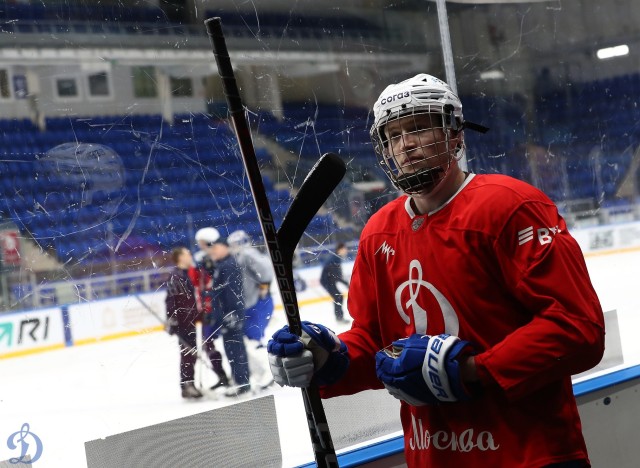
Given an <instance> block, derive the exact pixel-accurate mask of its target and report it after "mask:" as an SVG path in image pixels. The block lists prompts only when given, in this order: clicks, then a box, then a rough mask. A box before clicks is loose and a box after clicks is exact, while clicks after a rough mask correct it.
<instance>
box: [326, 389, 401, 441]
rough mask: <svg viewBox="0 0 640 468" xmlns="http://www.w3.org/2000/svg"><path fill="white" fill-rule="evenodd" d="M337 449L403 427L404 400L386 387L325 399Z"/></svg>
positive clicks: (390, 432)
mask: <svg viewBox="0 0 640 468" xmlns="http://www.w3.org/2000/svg"><path fill="white" fill-rule="evenodd" d="M323 404H324V408H325V412H326V414H327V421H328V422H329V428H330V429H331V437H332V439H333V445H334V446H335V448H336V450H341V449H343V448H346V447H350V446H353V445H357V444H362V443H363V442H367V441H371V440H373V439H376V438H379V437H384V436H386V435H389V434H393V433H394V432H398V431H401V430H402V426H401V425H400V401H399V400H396V399H395V398H393V397H392V396H391V395H389V393H387V391H386V390H367V391H365V392H361V393H357V394H355V395H348V396H341V397H337V398H329V399H328V400H324V401H323Z"/></svg>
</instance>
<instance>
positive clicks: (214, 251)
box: [209, 243, 229, 261]
mask: <svg viewBox="0 0 640 468" xmlns="http://www.w3.org/2000/svg"><path fill="white" fill-rule="evenodd" d="M209 253H210V255H211V258H213V259H214V260H216V261H218V260H221V259H223V258H225V257H226V256H227V255H229V247H227V246H226V245H224V244H220V243H216V244H213V245H212V246H211V247H209Z"/></svg>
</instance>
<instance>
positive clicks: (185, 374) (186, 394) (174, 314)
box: [165, 247, 202, 398]
mask: <svg viewBox="0 0 640 468" xmlns="http://www.w3.org/2000/svg"><path fill="white" fill-rule="evenodd" d="M171 259H172V260H173V263H174V265H175V268H174V269H173V270H172V271H171V274H170V275H169V279H168V281H167V297H166V299H165V303H166V306H167V331H168V332H169V334H171V335H177V336H178V337H179V339H180V387H181V388H182V397H183V398H200V397H202V393H201V392H200V391H199V390H198V389H197V388H196V387H195V385H194V383H193V378H194V370H195V367H194V364H195V362H196V356H197V350H196V325H195V324H196V322H197V321H200V320H201V317H200V312H199V311H198V308H197V305H196V292H195V288H194V287H193V284H192V283H191V280H190V279H189V275H188V270H189V268H191V267H192V266H193V258H192V257H191V252H190V251H189V250H188V249H187V248H186V247H177V248H175V249H173V251H172V252H171Z"/></svg>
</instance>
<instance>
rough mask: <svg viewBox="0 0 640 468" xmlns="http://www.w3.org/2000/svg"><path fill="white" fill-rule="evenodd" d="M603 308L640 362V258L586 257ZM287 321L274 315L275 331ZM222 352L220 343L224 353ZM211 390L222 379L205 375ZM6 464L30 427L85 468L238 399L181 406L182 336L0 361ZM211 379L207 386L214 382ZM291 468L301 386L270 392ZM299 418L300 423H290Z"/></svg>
mask: <svg viewBox="0 0 640 468" xmlns="http://www.w3.org/2000/svg"><path fill="white" fill-rule="evenodd" d="M587 262H588V265H589V270H590V273H591V276H592V280H593V283H594V285H595V287H596V290H597V291H598V294H599V296H600V299H601V301H602V304H603V307H604V309H605V310H612V309H617V310H618V314H619V318H620V331H621V339H622V342H623V349H624V353H625V361H626V362H625V365H629V364H637V363H638V362H640V345H638V342H640V340H638V339H637V336H635V334H637V332H636V331H637V330H639V329H640V313H639V312H640V295H638V293H637V291H636V290H635V288H636V287H637V286H638V278H639V277H640V275H638V268H639V267H638V265H640V252H631V253H625V254H615V255H607V256H593V257H589V258H588V259H587ZM302 316H303V319H305V320H311V321H317V322H320V323H325V324H327V325H329V326H331V327H334V329H335V330H336V331H342V330H343V329H344V328H345V327H347V326H345V325H337V324H336V323H335V319H334V318H333V306H332V304H331V303H330V302H321V303H318V304H314V305H310V306H306V307H304V308H303V310H302ZM284 323H285V320H284V314H283V313H282V311H277V312H276V314H275V315H274V318H273V319H272V322H271V324H270V327H269V330H268V334H270V333H269V332H272V331H273V330H275V329H277V328H279V327H281V326H282V325H283V324H284ZM221 348H222V346H220V349H221ZM203 375H204V376H205V378H206V379H205V383H213V382H212V381H215V378H213V377H209V376H208V374H207V373H203ZM0 379H1V380H0V460H6V459H8V458H9V457H12V456H15V455H16V454H15V453H10V452H9V451H8V448H7V445H6V440H7V437H8V436H9V435H10V434H11V433H13V432H16V431H17V430H19V428H20V427H21V426H22V424H23V423H25V422H28V423H29V425H30V429H31V431H33V432H34V433H35V434H37V435H38V436H39V437H40V439H41V440H42V442H43V446H44V450H43V453H42V457H41V458H40V460H39V461H38V462H37V463H36V464H34V466H36V467H38V468H48V467H53V468H59V467H72V468H75V467H85V466H87V465H86V459H85V452H84V442H85V441H90V440H95V439H98V438H102V437H107V436H109V435H113V434H117V433H121V432H123V431H128V430H132V429H136V428H141V427H145V426H149V425H152V424H157V423H161V422H164V421H168V420H172V419H177V418H180V417H184V416H188V415H191V414H195V413H200V412H205V411H209V410H212V409H215V408H218V407H221V406H224V405H231V404H235V403H237V402H238V400H235V399H230V398H225V397H220V399H219V400H210V399H204V400H202V401H198V402H185V401H183V400H182V398H181V396H180V392H179V385H178V352H177V342H176V339H175V338H173V337H170V336H168V335H166V334H164V333H162V332H155V333H149V334H147V335H142V336H138V337H135V338H123V339H119V340H113V341H108V342H103V343H100V344H91V345H85V346H79V347H70V348H65V349H62V350H57V351H50V352H46V353H42V354H35V355H31V356H25V357H20V358H12V359H7V360H4V361H0ZM207 379H210V381H207ZM271 393H272V394H274V395H275V396H276V407H277V410H278V420H279V431H280V440H281V444H282V445H283V460H284V465H285V466H295V465H297V464H300V463H305V462H309V461H311V459H312V455H311V454H312V452H311V447H310V442H309V438H308V431H307V429H306V421H305V420H304V413H303V409H302V401H301V397H300V391H299V390H297V389H280V388H278V387H277V386H275V387H274V388H272V389H269V390H267V391H264V392H262V393H260V395H267V394H271ZM290 415H293V416H290Z"/></svg>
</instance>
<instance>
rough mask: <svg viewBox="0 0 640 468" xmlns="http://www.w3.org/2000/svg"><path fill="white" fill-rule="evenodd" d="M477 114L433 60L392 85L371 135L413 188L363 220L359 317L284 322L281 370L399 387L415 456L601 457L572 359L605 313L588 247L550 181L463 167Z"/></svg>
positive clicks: (488, 460) (330, 382)
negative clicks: (578, 394)
mask: <svg viewBox="0 0 640 468" xmlns="http://www.w3.org/2000/svg"><path fill="white" fill-rule="evenodd" d="M465 129H474V130H481V131H482V130H483V129H484V127H481V126H478V125H474V124H471V123H469V122H467V121H465V120H464V118H463V114H462V104H461V102H460V99H458V97H457V96H456V95H455V94H454V93H453V92H452V90H451V88H450V87H449V86H448V85H447V84H446V83H444V82H443V81H441V80H439V79H437V78H435V77H433V76H430V75H426V74H420V75H417V76H415V77H413V78H410V79H408V80H405V81H402V82H400V83H397V84H393V85H391V86H389V87H388V88H387V89H385V90H384V91H383V92H382V94H381V95H380V98H379V99H378V101H377V102H376V103H375V106H374V123H373V127H372V129H371V138H372V141H373V144H374V149H375V152H376V154H377V156H378V159H379V162H380V165H381V166H382V168H383V169H384V170H385V172H386V174H387V176H388V177H389V179H390V180H391V181H392V182H393V184H394V185H395V186H396V187H397V188H398V189H400V190H402V191H403V192H404V194H403V195H402V196H401V197H399V198H398V199H396V200H394V201H392V202H390V203H388V204H387V205H386V206H384V207H383V208H381V209H380V210H379V211H378V212H376V213H375V214H374V215H373V216H372V217H371V219H370V220H369V221H368V222H367V225H366V226H365V228H364V229H363V231H362V234H361V237H360V243H359V247H358V253H357V257H356V261H355V265H354V270H353V275H352V279H351V284H350V289H349V302H348V308H349V313H350V314H351V316H352V317H353V324H352V328H351V329H350V330H348V331H346V332H344V333H341V334H340V335H337V336H336V335H335V334H334V333H333V332H331V330H329V329H327V328H326V327H324V326H322V325H319V324H312V323H308V322H306V323H304V324H303V330H304V333H303V336H302V337H301V338H298V337H296V336H294V335H292V334H291V333H290V332H289V330H288V327H284V328H283V329H281V330H279V331H278V332H276V333H275V334H274V335H273V339H272V340H271V341H270V342H269V344H268V350H269V359H270V364H271V369H272V372H273V375H274V378H275V380H276V382H278V383H279V384H281V385H290V386H306V385H309V383H310V382H312V381H313V382H315V383H316V384H318V385H320V392H321V395H322V396H323V397H324V398H328V397H331V396H336V395H345V394H353V393H356V392H359V391H362V390H367V389H376V388H386V389H387V390H388V391H389V393H390V394H391V395H393V396H394V397H396V398H398V399H400V400H401V414H400V416H401V420H402V426H403V429H404V435H405V444H404V445H405V459H406V461H407V465H408V466H409V467H424V466H464V467H487V466H491V467H505V468H507V467H508V468H518V467H521V468H524V467H554V468H560V467H562V468H569V467H571V468H583V467H588V466H589V461H588V455H587V449H586V446H585V442H584V438H583V436H582V432H581V425H580V417H579V415H578V411H577V406H576V402H575V398H574V396H573V391H572V385H571V375H572V374H577V373H579V372H582V371H585V370H587V369H589V368H591V367H593V366H595V365H596V364H597V363H598V362H599V361H600V359H601V357H602V353H603V349H604V318H603V314H602V308H601V306H600V303H599V301H598V297H597V296H596V293H595V291H594V289H593V286H592V285H591V282H590V279H589V274H588V272H587V268H586V265H585V263H584V258H583V255H582V252H581V251H580V247H579V246H578V244H577V243H576V241H575V240H574V239H573V238H572V237H571V235H570V234H569V232H568V231H567V226H566V223H565V221H564V219H562V217H561V216H560V215H559V214H558V210H557V208H556V207H555V205H554V204H553V202H552V201H551V200H549V198H548V197H547V196H546V195H544V194H543V193H542V192H540V191H539V190H537V189H535V188H534V187H532V186H530V185H528V184H526V183H524V182H521V181H518V180H516V179H513V178H511V177H507V176H503V175H497V174H493V175H475V174H472V173H468V172H464V171H463V170H462V169H461V168H460V165H459V161H460V159H461V158H462V156H463V155H464V152H465V144H464V130H465Z"/></svg>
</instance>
